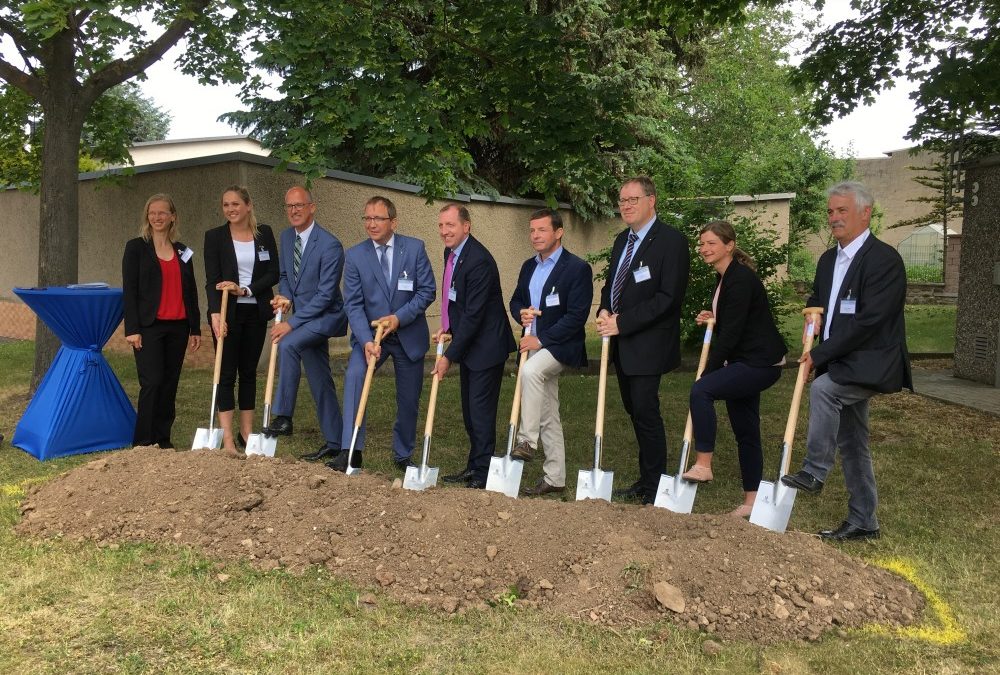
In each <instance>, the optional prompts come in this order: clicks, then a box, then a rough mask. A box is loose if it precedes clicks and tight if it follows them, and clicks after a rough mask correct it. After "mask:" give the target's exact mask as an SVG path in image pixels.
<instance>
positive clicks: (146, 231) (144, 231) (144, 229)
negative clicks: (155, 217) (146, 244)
mask: <svg viewBox="0 0 1000 675" xmlns="http://www.w3.org/2000/svg"><path fill="white" fill-rule="evenodd" d="M153 202H164V203H166V205H167V206H169V207H170V214H171V215H172V216H173V217H174V220H173V222H172V223H170V228H169V229H168V230H167V239H168V240H169V241H170V242H171V243H173V242H175V241H177V237H178V236H180V233H181V231H180V227H179V225H178V222H177V221H178V218H177V207H176V206H174V200H173V199H172V198H171V197H170V195H168V194H166V193H164V192H157V193H156V194H155V195H153V196H152V197H150V198H149V199H147V200H146V205H145V206H144V207H142V222H141V223H140V224H139V236H140V237H142V238H143V239H145V240H146V241H149V240H150V239H152V237H153V228H152V227H150V225H149V206H150V204H152V203H153Z"/></svg>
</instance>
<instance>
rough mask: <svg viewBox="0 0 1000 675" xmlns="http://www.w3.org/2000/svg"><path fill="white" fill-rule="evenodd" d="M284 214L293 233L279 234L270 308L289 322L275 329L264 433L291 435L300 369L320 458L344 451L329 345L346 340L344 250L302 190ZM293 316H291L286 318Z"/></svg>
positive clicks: (289, 196) (295, 191)
mask: <svg viewBox="0 0 1000 675" xmlns="http://www.w3.org/2000/svg"><path fill="white" fill-rule="evenodd" d="M285 214H286V215H287V216H288V222H289V224H290V225H291V227H289V228H287V229H286V230H285V231H284V232H282V233H281V276H280V283H279V287H278V288H279V290H280V294H279V295H277V296H275V298H274V300H272V301H271V304H272V305H273V306H274V307H275V308H278V307H281V309H282V310H283V311H284V312H286V318H285V320H284V321H282V322H281V323H276V324H275V325H274V327H273V328H272V329H271V337H272V339H273V340H274V341H275V342H276V343H277V344H278V354H279V357H280V358H279V361H280V364H281V365H280V367H279V369H278V393H277V396H276V397H275V399H276V400H275V403H274V414H275V417H274V418H273V419H272V420H271V424H270V425H269V426H268V428H267V429H266V430H265V433H266V434H268V435H271V436H278V435H287V434H291V433H292V415H293V414H294V412H295V400H296V398H297V396H298V391H299V380H300V379H301V377H302V367H303V366H304V367H305V371H306V379H307V380H308V381H309V389H310V391H311V392H312V396H313V400H314V401H315V402H316V416H317V418H318V419H319V426H320V430H321V431H322V432H323V438H324V439H325V443H324V445H323V446H322V447H321V448H320V449H319V451H318V452H317V453H314V454H313V455H312V456H307V457H306V458H307V459H308V458H310V457H313V458H314V457H315V455H316V454H319V453H326V452H328V451H329V450H332V449H338V448H340V438H341V436H342V434H343V420H342V419H341V417H340V405H339V404H338V402H337V390H336V389H335V388H334V386H333V378H332V377H331V375H330V352H329V340H330V338H331V337H339V336H342V335H346V334H347V316H346V314H345V313H344V300H343V298H342V297H341V295H340V275H341V273H342V272H343V269H344V247H343V246H341V245H340V241H338V240H337V238H336V237H335V236H333V235H332V234H330V233H329V232H327V231H326V230H324V229H323V228H322V227H320V226H319V224H317V223H316V221H315V219H314V218H315V216H316V204H315V203H314V202H313V198H312V194H311V193H310V192H309V191H308V190H306V189H304V188H301V187H293V188H292V189H291V190H289V191H288V192H286V193H285ZM288 312H291V316H287V313H288Z"/></svg>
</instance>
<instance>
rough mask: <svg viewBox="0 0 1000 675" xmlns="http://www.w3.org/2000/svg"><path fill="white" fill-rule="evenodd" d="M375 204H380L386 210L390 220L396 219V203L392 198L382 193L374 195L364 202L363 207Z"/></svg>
mask: <svg viewBox="0 0 1000 675" xmlns="http://www.w3.org/2000/svg"><path fill="white" fill-rule="evenodd" d="M375 204H381V205H382V206H384V207H385V210H386V212H387V213H388V214H389V219H390V220H395V219H396V205H395V204H393V203H392V200H391V199H389V198H388V197H383V196H382V195H375V196H374V197H372V198H371V199H369V200H368V201H367V202H365V207H366V208H367V207H369V206H374V205H375Z"/></svg>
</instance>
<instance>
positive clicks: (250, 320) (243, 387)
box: [209, 302, 267, 412]
mask: <svg viewBox="0 0 1000 675" xmlns="http://www.w3.org/2000/svg"><path fill="white" fill-rule="evenodd" d="M209 323H211V321H210V322H209ZM227 323H228V325H227V328H228V331H227V332H226V339H225V340H224V341H223V343H222V369H221V371H220V373H219V396H218V409H219V411H220V412H228V411H230V410H232V409H233V408H234V407H235V406H236V400H235V399H234V398H233V385H235V384H236V374H237V373H239V376H240V386H239V402H240V410H254V409H255V408H256V407H257V362H258V361H259V360H260V352H261V350H262V349H263V347H264V336H265V335H266V334H267V321H261V319H260V312H259V311H258V310H257V305H255V304H251V303H246V302H244V303H242V304H241V303H236V312H235V316H234V317H233V320H232V321H229V322H227ZM212 343H213V345H214V344H217V342H216V340H215V334H214V333H213V334H212Z"/></svg>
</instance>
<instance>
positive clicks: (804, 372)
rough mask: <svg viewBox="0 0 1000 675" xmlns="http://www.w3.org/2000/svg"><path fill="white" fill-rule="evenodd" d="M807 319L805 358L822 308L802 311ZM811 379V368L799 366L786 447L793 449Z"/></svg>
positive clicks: (803, 365)
mask: <svg viewBox="0 0 1000 675" xmlns="http://www.w3.org/2000/svg"><path fill="white" fill-rule="evenodd" d="M802 314H804V315H805V317H806V322H807V325H809V326H811V328H810V330H809V331H808V332H807V334H806V342H805V344H804V345H802V354H803V356H804V355H806V354H808V353H809V352H810V351H811V350H812V345H813V339H814V338H815V337H816V336H815V335H814V331H815V326H816V321H815V320H816V318H817V317H819V316H821V315H822V314H823V308H822V307H806V308H805V309H804V310H802ZM808 377H809V367H808V366H807V365H806V364H805V363H800V364H799V372H798V375H797V376H796V378H795V389H794V390H793V391H792V405H791V407H790V408H789V410H788V422H787V423H786V424H785V445H786V446H788V447H789V448H790V447H792V442H793V441H794V440H795V424H796V422H798V419H799V405H800V404H801V403H802V391H803V389H805V386H806V379H807V378H808ZM786 473H788V467H787V466H784V467H781V475H785V474H786Z"/></svg>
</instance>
